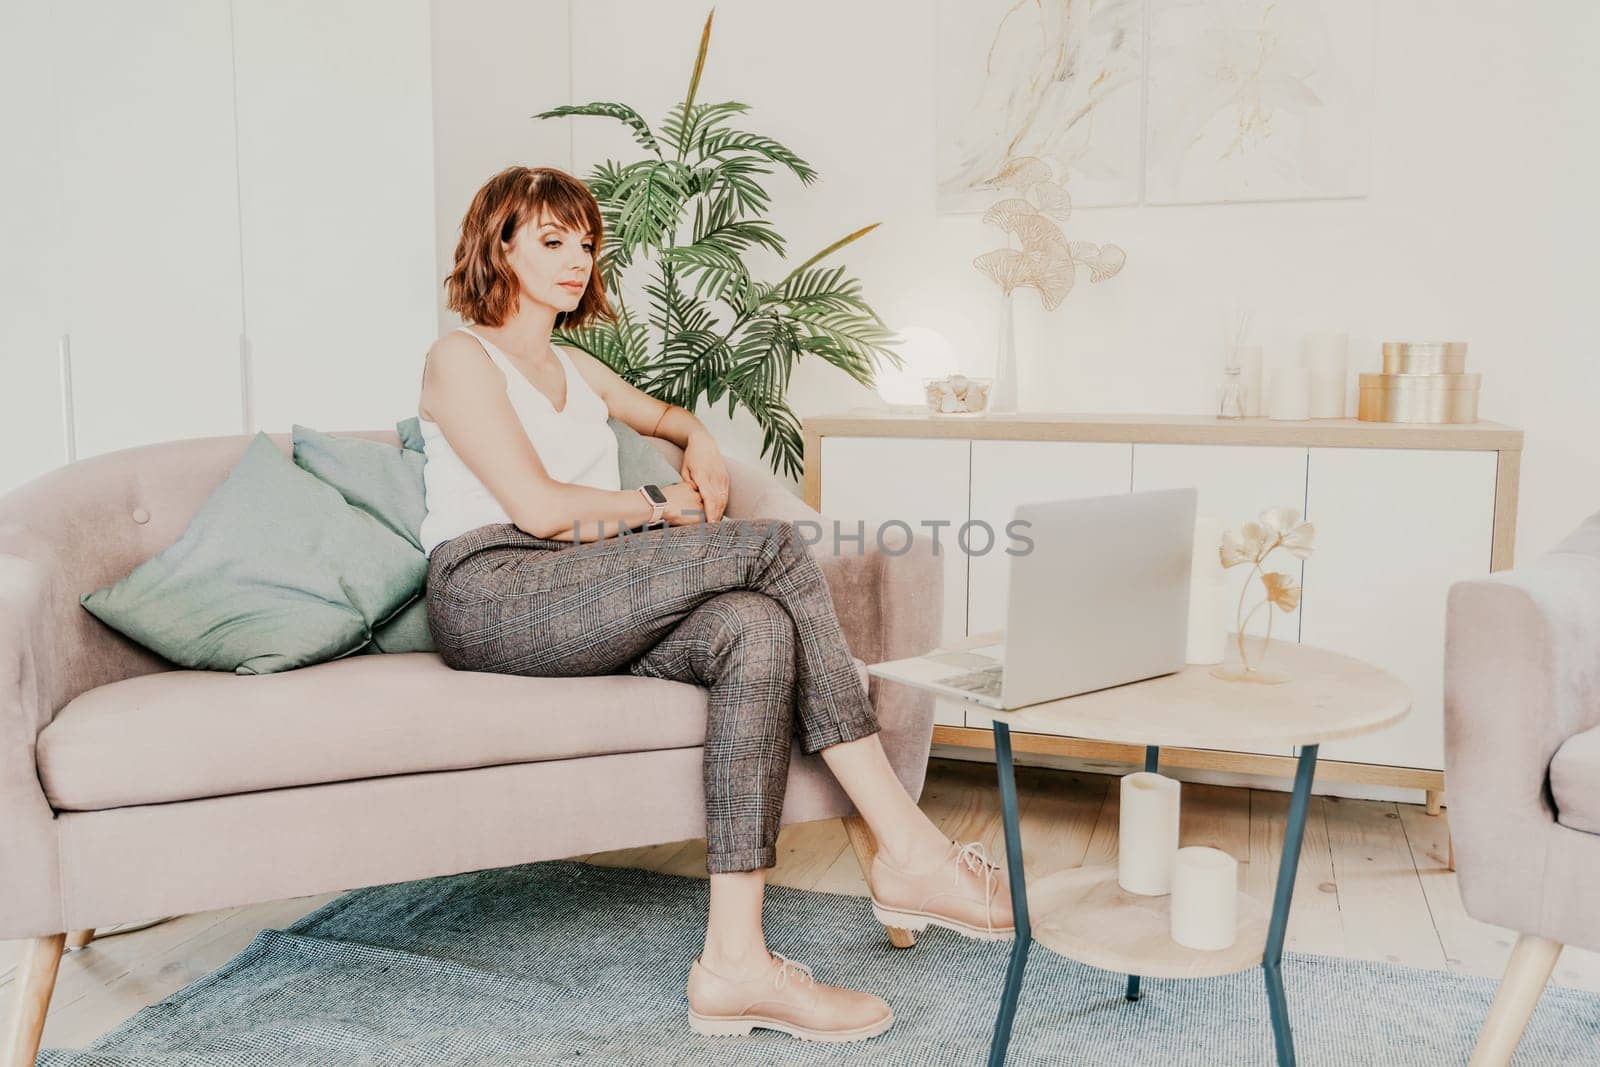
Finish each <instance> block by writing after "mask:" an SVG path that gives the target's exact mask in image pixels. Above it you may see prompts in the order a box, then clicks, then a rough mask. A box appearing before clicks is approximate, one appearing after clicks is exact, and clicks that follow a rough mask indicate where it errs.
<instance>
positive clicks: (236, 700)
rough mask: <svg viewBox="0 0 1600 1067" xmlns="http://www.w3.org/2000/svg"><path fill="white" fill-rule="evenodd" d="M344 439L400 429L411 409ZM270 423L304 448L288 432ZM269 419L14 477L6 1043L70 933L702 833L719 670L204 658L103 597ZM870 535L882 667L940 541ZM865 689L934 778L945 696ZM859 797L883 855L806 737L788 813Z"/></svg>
mask: <svg viewBox="0 0 1600 1067" xmlns="http://www.w3.org/2000/svg"><path fill="white" fill-rule="evenodd" d="M348 436H359V437H365V438H369V439H372V440H379V441H385V442H388V443H390V444H395V445H398V444H399V440H398V438H397V436H396V434H395V433H394V432H392V431H372V432H360V433H355V434H350V435H348ZM273 439H274V440H275V441H276V443H277V444H278V445H279V447H280V448H282V449H283V450H284V452H285V453H286V454H287V453H288V452H289V451H290V438H289V435H288V434H278V435H273ZM249 441H250V438H249V437H248V436H237V437H219V438H205V439H195V440H186V441H177V442H170V443H164V444H157V445H150V446H145V447H141V448H134V449H129V450H125V451H122V452H117V453H113V454H109V455H104V456H99V457H96V458H93V459H88V460H83V461H80V462H77V463H74V464H71V465H69V466H65V467H62V468H59V469H57V470H55V471H52V472H50V473H48V474H46V475H44V476H42V477H40V478H38V479H36V480H34V481H33V482H30V483H29V484H27V485H24V486H22V487H21V488H19V489H17V490H15V491H14V492H12V493H10V494H9V495H7V496H5V497H3V498H0V939H16V938H27V939H32V941H31V945H30V946H29V951H28V954H27V957H26V958H25V960H24V964H23V968H22V970H21V971H20V972H19V975H18V979H17V982H16V986H17V1005H16V1007H15V1008H14V1009H13V1011H12V1013H11V1020H10V1027H9V1030H8V1033H7V1038H6V1044H5V1045H3V1046H0V1063H7V1064H10V1063H32V1061H33V1058H34V1055H35V1052H36V1049H37V1046H38V1039H39V1033H40V1031H41V1030H42V1028H43V1022H44V1016H45V1011H46V1010H47V1008H48V1003H49V995H50V990H51V988H52V986H53V984H54V979H55V974H56V968H57V964H58V962H59V959H60V955H61V951H62V945H63V942H64V941H65V939H66V935H67V934H69V933H71V934H72V935H73V937H74V939H75V940H83V939H85V938H87V937H89V936H92V930H93V928H94V927H97V926H99V927H104V926H108V925H111V924H114V923H120V922H125V921H129V920H134V919H140V918H147V917H150V916H155V915H169V914H180V913H186V912H193V911H200V910H205V909H211V908H220V907H226V906H234V905H240V904H247V903H251V902H255V901H264V900H275V899H281V898H285V897H293V896H301V895H305V894H312V893H321V892H327V891H330V890H339V889H349V888H356V887H359V886H367V885H375V884H382V883H388V882H397V881H405V880H409V879H415V878H424V877H430V876H434V875H443V874H453V873H457V872H461V871H470V870H477V869H482V868H488V867H497V866H505V865H510V864H518V863H527V862H531V861H536V860H544V859H555V858H561V857H567V856H573V855H579V854H584V853H588V852H596V851H603V850H607V849H616V848H627V847H632V846H638V845H646V844H654V843H661V842H668V841H677V840H684V839H689V838H696V837H701V836H703V835H704V832H705V824H704V805H703V797H702V776H701V745H702V744H703V742H704V736H705V692H704V690H703V689H700V688H698V687H695V686H690V685H685V684H682V683H677V682H669V681H664V680H660V679H651V678H634V677H631V676H623V675H618V676H606V677H593V678H572V679H550V678H525V677H519V676H514V675H499V674H487V673H476V672H467V671H452V670H451V669H449V668H448V667H446V666H445V665H444V663H443V662H442V661H441V660H440V659H439V657H438V656H436V655H434V654H432V653H409V654H399V655H356V656H349V657H346V658H344V659H341V660H336V661H334V662H330V663H323V664H318V665H315V666H311V667H306V668H301V669H299V670H294V671H288V672H284V673H281V674H272V675H262V676H254V677H250V676H238V675H232V674H224V673H219V672H214V671H192V670H186V669H180V668H175V667H174V666H173V665H172V664H171V663H169V662H167V661H166V660H164V659H162V658H161V657H159V656H157V655H155V654H154V653H152V652H149V651H148V650H146V649H144V648H142V647H140V646H138V645H136V644H135V643H133V642H131V641H129V640H127V639H126V638H124V637H123V636H122V635H120V634H119V633H117V632H116V631H114V630H112V629H110V628H109V627H107V626H105V625H104V624H103V623H101V622H100V621H99V620H98V619H96V618H94V617H93V616H92V615H90V614H89V612H87V611H86V610H84V609H83V607H82V606H81V605H80V604H79V602H78V597H79V595H80V594H82V593H85V592H88V591H90V590H93V589H96V588H99V587H100V586H103V585H106V584H109V583H111V582H113V581H115V580H117V579H118V578H120V577H122V576H123V575H125V574H127V573H128V572H129V571H130V570H132V569H133V567H134V566H136V565H137V564H138V563H140V562H141V561H143V560H145V559H147V558H149V557H150V556H152V555H154V554H156V553H157V552H159V551H161V550H162V549H163V548H165V547H166V546H168V545H170V544H171V543H172V542H173V541H175V540H176V539H177V537H178V536H179V534H180V533H181V532H182V531H183V529H184V527H185V525H186V524H187V523H188V521H189V519H190V518H191V517H192V516H193V514H194V512H195V511H196V509H197V508H198V507H199V505H200V503H201V502H202V501H203V500H204V499H205V498H206V496H207V495H208V494H210V493H211V491H212V490H213V489H215V488H216V487H217V486H218V485H219V484H220V483H221V482H222V480H223V478H224V477H225V476H226V474H227V472H228V471H229V470H230V469H231V468H232V467H233V466H234V464H235V463H237V461H238V460H239V458H240V457H241V456H242V455H243V453H244V450H245V448H246V446H247V445H248V443H249ZM652 444H654V445H655V446H657V447H658V448H659V449H660V450H661V451H662V452H663V453H664V454H665V455H666V456H667V457H668V458H669V459H671V460H673V461H674V462H676V461H677V460H678V458H679V452H678V450H677V449H676V447H675V446H673V445H671V444H670V443H668V442H666V441H662V440H658V439H652ZM728 465H729V470H730V472H731V474H732V480H733V486H732V494H731V497H730V500H729V503H728V509H727V515H728V516H729V517H733V518H738V517H747V516H751V517H753V516H760V517H772V518H785V519H790V520H796V521H798V520H812V521H816V522H823V520H822V517H821V516H819V515H817V513H816V512H814V511H812V510H811V509H810V508H808V507H806V506H805V505H804V504H803V503H802V502H801V501H800V500H798V499H797V498H796V497H795V496H793V495H792V494H791V493H790V492H789V491H788V490H787V489H786V488H785V487H784V485H783V484H782V483H780V482H779V481H778V480H777V479H775V478H773V477H772V476H771V475H769V474H767V473H766V472H765V471H764V470H762V469H760V468H758V467H755V466H753V465H749V464H745V463H740V462H736V461H732V460H730V461H729V464H728ZM824 527H825V529H826V530H829V531H831V529H832V526H831V523H824ZM870 540H871V539H869V543H868V545H867V546H866V547H865V548H864V549H861V548H859V547H858V546H857V545H855V544H854V543H851V542H847V543H846V544H845V545H844V546H843V550H842V551H835V548H834V544H833V542H832V540H831V536H828V537H825V538H824V540H823V541H821V542H819V543H818V544H816V545H815V547H814V548H813V553H814V555H816V557H817V558H818V559H819V561H820V562H821V564H822V569H823V572H824V574H825V575H826V577H827V580H828V585H829V589H830V591H831V592H832V595H833V600H834V604H835V606H836V609H837V611H838V614H839V617H840V619H841V621H842V622H843V625H844V630H845V634H846V636H847V638H848V639H849V642H850V647H851V650H852V652H853V653H854V654H855V656H856V657H857V659H858V660H860V661H861V662H863V663H874V662H878V661H881V660H887V659H894V658H898V657H902V656H909V655H915V654H918V653H920V652H923V651H926V650H927V649H929V648H932V647H933V646H935V645H936V644H937V643H938V634H939V620H940V618H941V617H942V610H941V608H942V604H941V598H942V595H943V594H942V586H941V578H940V561H939V560H938V559H937V558H936V556H935V554H934V551H933V545H932V542H931V541H930V540H928V539H927V538H919V539H917V540H916V541H915V542H914V543H913V545H912V547H911V549H910V550H909V551H906V552H904V553H902V554H892V553H885V552H882V551H880V550H878V549H877V548H876V547H875V546H873V545H872V544H871V543H870ZM890 547H891V549H893V548H896V547H897V546H896V545H891V546H890ZM862 683H863V685H868V677H867V675H866V673H865V671H864V670H863V671H862ZM868 688H869V692H870V694H871V697H872V700H873V703H874V706H875V707H876V709H877V712H878V715H879V717H880V721H881V723H882V727H883V732H882V740H883V745H884V747H885V749H886V750H887V751H888V754H889V759H890V760H891V762H892V763H893V765H894V767H895V770H896V771H897V773H898V774H899V775H900V778H901V780H902V781H903V782H904V783H905V785H906V788H907V789H908V790H909V791H910V792H911V795H912V796H913V797H919V796H920V795H921V792H922V787H923V782H924V776H925V774H926V771H927V758H928V751H929V747H930V743H931V738H932V731H933V708H932V703H931V700H930V699H929V698H927V697H926V696H925V695H921V694H918V693H916V692H914V691H912V690H910V689H909V688H906V687H901V686H894V685H892V684H889V683H880V682H879V681H878V680H876V679H872V680H871V682H870V685H869V686H868ZM838 817H846V826H847V828H848V829H849V830H850V833H851V839H852V842H853V843H854V844H855V845H856V850H857V853H858V856H859V857H860V858H861V860H862V862H863V863H866V862H868V861H869V860H870V857H871V852H872V849H873V847H874V846H873V844H872V841H871V837H870V835H869V834H867V832H866V830H865V824H864V823H863V822H861V820H860V819H859V818H856V817H854V808H853V806H852V805H851V803H850V800H849V798H848V797H847V796H846V795H845V794H844V792H843V791H842V790H841V789H840V788H839V786H838V784H837V782H836V781H835V780H834V779H833V777H832V775H831V774H830V773H829V772H828V770H827V768H826V766H825V764H824V763H823V762H822V760H821V759H820V757H817V756H804V755H803V754H801V753H800V752H798V751H796V753H795V758H794V760H793V761H792V763H791V770H790V778H789V786H788V794H787V799H786V803H785V808H784V815H783V821H784V822H785V823H786V824H787V823H794V822H806V821H811V820H816V819H825V818H838ZM890 934H891V936H892V937H893V938H894V939H895V942H896V943H897V944H909V943H910V939H909V935H905V934H904V932H902V931H890Z"/></svg>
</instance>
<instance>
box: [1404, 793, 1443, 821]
mask: <svg viewBox="0 0 1600 1067" xmlns="http://www.w3.org/2000/svg"><path fill="white" fill-rule="evenodd" d="M1412 795H1413V796H1415V795H1416V794H1412ZM1423 799H1424V800H1425V801H1426V802H1427V803H1426V804H1425V805H1424V806H1423V810H1424V811H1426V812H1427V813H1428V814H1429V815H1437V814H1439V813H1440V812H1441V811H1443V810H1444V790H1443V789H1426V790H1424V791H1423Z"/></svg>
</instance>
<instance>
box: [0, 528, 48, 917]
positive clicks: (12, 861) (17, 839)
mask: <svg viewBox="0 0 1600 1067" xmlns="http://www.w3.org/2000/svg"><path fill="white" fill-rule="evenodd" d="M49 579H50V576H49V574H48V573H47V572H46V569H45V568H44V567H43V566H42V565H40V564H39V563H37V562H35V561H33V560H28V559H22V558H19V557H16V556H7V555H0V940H5V939H12V938H22V937H37V936H39V935H41V934H53V933H60V932H62V930H63V927H62V914H61V888H60V885H61V884H60V878H59V867H58V865H57V862H56V828H55V813H54V812H53V811H51V809H50V804H49V802H48V801H47V800H46V799H45V796H44V790H43V788H42V787H41V786H40V784H39V772H38V767H37V764H36V763H35V758H34V750H35V744H36V742H37V740H38V737H39V731H41V730H43V729H44V728H45V727H46V726H48V725H49V724H50V720H51V718H52V717H53V716H54V714H55V694H54V684H55V681H56V679H58V678H59V676H60V674H59V664H58V662H57V657H58V653H59V652H60V650H59V649H57V648H56V647H55V641H54V639H53V637H52V635H53V634H54V633H55V629H54V627H52V626H50V625H48V624H47V621H48V619H49V617H50V600H49V595H50V588H49V587H50V580H49Z"/></svg>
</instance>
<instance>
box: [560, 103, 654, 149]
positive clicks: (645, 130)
mask: <svg viewBox="0 0 1600 1067" xmlns="http://www.w3.org/2000/svg"><path fill="white" fill-rule="evenodd" d="M569 115H590V116H594V117H596V118H607V119H616V120H617V121H618V122H621V123H623V124H624V125H626V126H627V127H628V129H629V130H631V131H632V132H633V139H634V140H635V141H638V142H639V145H640V147H642V148H644V149H645V150H646V151H648V152H650V153H652V154H654V155H655V156H656V157H657V158H660V156H661V144H660V142H659V141H657V140H656V135H655V134H654V133H652V132H651V131H650V124H649V123H648V122H646V121H645V120H644V116H642V115H640V114H639V113H638V112H637V111H635V110H634V109H633V108H631V107H629V106H628V105H627V104H612V103H607V102H605V101H601V100H597V101H595V102H594V103H590V104H563V105H561V106H560V107H553V108H551V109H550V110H549V111H541V112H539V113H538V114H537V115H535V116H533V117H534V118H536V119H559V118H566V117H567V116H569Z"/></svg>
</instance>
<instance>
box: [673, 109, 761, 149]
mask: <svg viewBox="0 0 1600 1067" xmlns="http://www.w3.org/2000/svg"><path fill="white" fill-rule="evenodd" d="M749 110H750V105H749V104H741V103H739V102H738V101H737V100H724V101H722V102H721V103H719V104H693V105H689V106H688V107H687V108H685V106H684V104H682V103H678V104H674V105H672V110H671V111H668V112H667V117H666V118H664V119H662V120H661V138H662V140H664V141H666V143H667V145H668V146H669V147H670V148H672V150H673V151H674V152H677V153H678V158H679V159H683V158H684V157H686V156H687V155H688V154H689V152H690V150H691V149H696V150H698V149H697V146H698V144H699V142H700V141H701V140H702V139H703V138H704V137H705V136H706V135H707V134H709V133H711V132H712V131H713V130H716V129H717V128H719V127H722V126H725V125H726V123H727V122H728V120H730V119H731V118H733V116H735V115H742V114H743V113H745V112H746V111H749Z"/></svg>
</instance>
